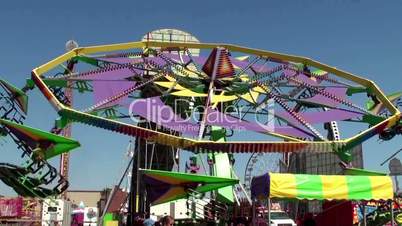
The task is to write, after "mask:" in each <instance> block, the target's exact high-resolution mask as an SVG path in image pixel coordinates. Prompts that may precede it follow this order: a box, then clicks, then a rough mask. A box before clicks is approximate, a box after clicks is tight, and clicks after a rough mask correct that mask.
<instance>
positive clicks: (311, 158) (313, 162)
mask: <svg viewBox="0 0 402 226" xmlns="http://www.w3.org/2000/svg"><path fill="white" fill-rule="evenodd" d="M351 154H352V156H353V160H352V165H353V167H355V168H363V151H362V145H358V146H356V147H355V148H354V149H353V150H352V151H351ZM340 162H341V160H340V159H339V157H338V156H337V155H336V154H335V153H331V152H330V153H298V154H292V155H291V156H290V159H289V163H290V166H289V168H288V169H287V170H288V171H287V172H289V173H300V174H317V175H339V174H343V171H342V168H341V166H340V164H339V163H340ZM283 171H284V169H282V172H283ZM297 205H298V206H297V208H296V207H295V206H294V205H293V204H291V205H290V206H289V208H295V209H297V210H298V211H301V212H310V213H319V212H321V211H322V201H308V202H306V201H299V202H298V203H297Z"/></svg>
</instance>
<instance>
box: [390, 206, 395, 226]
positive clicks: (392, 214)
mask: <svg viewBox="0 0 402 226" xmlns="http://www.w3.org/2000/svg"><path fill="white" fill-rule="evenodd" d="M389 205H390V208H389V209H390V211H391V225H392V226H394V225H395V219H394V202H393V200H391V201H389Z"/></svg>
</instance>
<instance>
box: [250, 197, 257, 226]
mask: <svg viewBox="0 0 402 226" xmlns="http://www.w3.org/2000/svg"><path fill="white" fill-rule="evenodd" d="M251 208H252V214H251V215H252V219H251V220H252V224H253V226H256V225H257V222H256V215H257V214H256V211H255V199H253V201H252V205H251Z"/></svg>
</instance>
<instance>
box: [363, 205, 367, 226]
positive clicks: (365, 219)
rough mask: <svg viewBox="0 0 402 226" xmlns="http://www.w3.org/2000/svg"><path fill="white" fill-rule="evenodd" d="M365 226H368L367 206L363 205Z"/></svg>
mask: <svg viewBox="0 0 402 226" xmlns="http://www.w3.org/2000/svg"><path fill="white" fill-rule="evenodd" d="M362 214H363V226H367V217H366V205H363V213H362Z"/></svg>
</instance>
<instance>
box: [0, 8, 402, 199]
mask: <svg viewBox="0 0 402 226" xmlns="http://www.w3.org/2000/svg"><path fill="white" fill-rule="evenodd" d="M401 12H402V1H400V0H398V1H391V0H389V1H378V0H377V1H374V0H364V1H363V0H350V1H347V0H321V1H318V0H293V1H290V0H280V1H279V0H278V1H270V0H265V1H263V0H261V1H256V0H247V1H244V0H243V1H237V0H232V1H218V0H215V1H210V0H202V1H119V0H114V1H101V0H97V1H76V0H70V1H54V0H53V1H48V0H41V1H19V0H14V1H2V2H1V3H0V29H1V31H0V77H1V78H3V79H6V80H8V81H10V82H11V83H13V84H15V85H17V86H19V87H22V86H23V85H24V83H25V79H26V78H28V77H29V74H30V71H31V70H32V69H33V68H34V67H36V66H38V65H40V64H42V63H45V62H47V61H48V60H50V59H52V58H54V57H55V56H58V55H60V54H62V53H63V52H64V51H65V50H64V44H65V42H66V41H67V40H69V39H75V40H77V41H78V42H79V44H80V45H81V46H88V45H98V44H111V43H119V42H129V41H137V40H139V39H140V38H141V37H142V36H143V35H144V34H145V33H147V32H149V31H152V30H155V29H159V28H177V29H181V30H184V31H187V32H189V33H192V34H193V35H195V36H196V37H197V38H199V39H200V40H201V41H202V42H225V43H232V44H238V45H243V46H248V47H254V48H260V49H266V50H271V51H278V52H283V53H288V54H294V55H302V56H306V57H310V58H313V59H316V60H319V61H321V62H323V63H327V64H329V65H332V66H335V67H338V68H340V69H344V70H346V71H349V72H352V73H354V74H357V75H360V76H363V77H366V78H368V79H371V80H374V81H375V82H376V83H377V84H378V85H379V86H380V87H381V89H382V90H383V91H385V92H386V93H391V92H395V91H401V90H402V13H401ZM29 95H30V100H29V116H28V120H27V121H26V124H28V125H31V126H34V127H37V128H41V129H44V130H49V129H50V128H51V127H52V124H53V122H54V119H56V118H57V115H56V113H55V111H54V110H53V109H52V108H51V107H50V106H49V104H48V103H47V102H46V101H45V98H44V97H43V96H42V95H41V94H40V93H39V91H38V90H34V91H32V92H30V93H29ZM73 137H74V138H76V139H78V140H79V141H80V142H81V144H82V147H81V148H79V149H77V150H75V151H74V152H73V153H72V157H71V168H70V173H71V174H70V175H71V180H70V182H71V188H72V189H102V188H104V187H107V186H111V185H112V184H113V183H116V181H117V180H118V176H119V174H120V172H121V171H122V169H123V168H124V166H123V163H124V162H125V161H126V158H125V155H124V154H125V152H126V150H125V149H126V146H127V142H128V140H129V138H128V137H125V136H121V135H117V134H114V133H111V132H108V131H103V130H100V129H95V128H91V127H86V126H83V125H78V124H77V125H74V127H73ZM0 144H1V146H0V162H15V161H16V159H18V158H19V156H20V153H19V152H17V150H16V148H15V146H14V145H13V144H12V143H11V141H8V142H7V141H4V140H3V141H0ZM401 147H402V137H401V136H400V137H397V138H395V139H393V140H392V141H390V142H383V143H382V144H380V143H379V142H378V141H377V138H373V139H371V140H370V141H368V142H366V143H365V144H364V145H363V150H364V163H365V167H366V168H368V169H371V170H383V171H388V169H387V167H386V166H385V167H380V163H381V162H382V161H383V160H384V159H385V158H386V157H388V156H389V155H390V154H392V153H393V152H395V151H396V150H397V149H399V148H401ZM399 157H400V156H399ZM244 161H246V158H245V157H244V156H243V157H239V158H238V161H237V164H238V167H237V171H238V172H239V174H243V170H244V165H245V162H244ZM56 163H57V161H56ZM0 194H6V195H12V194H13V192H12V191H11V190H10V189H9V188H7V187H6V186H4V185H3V184H1V183H0Z"/></svg>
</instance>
